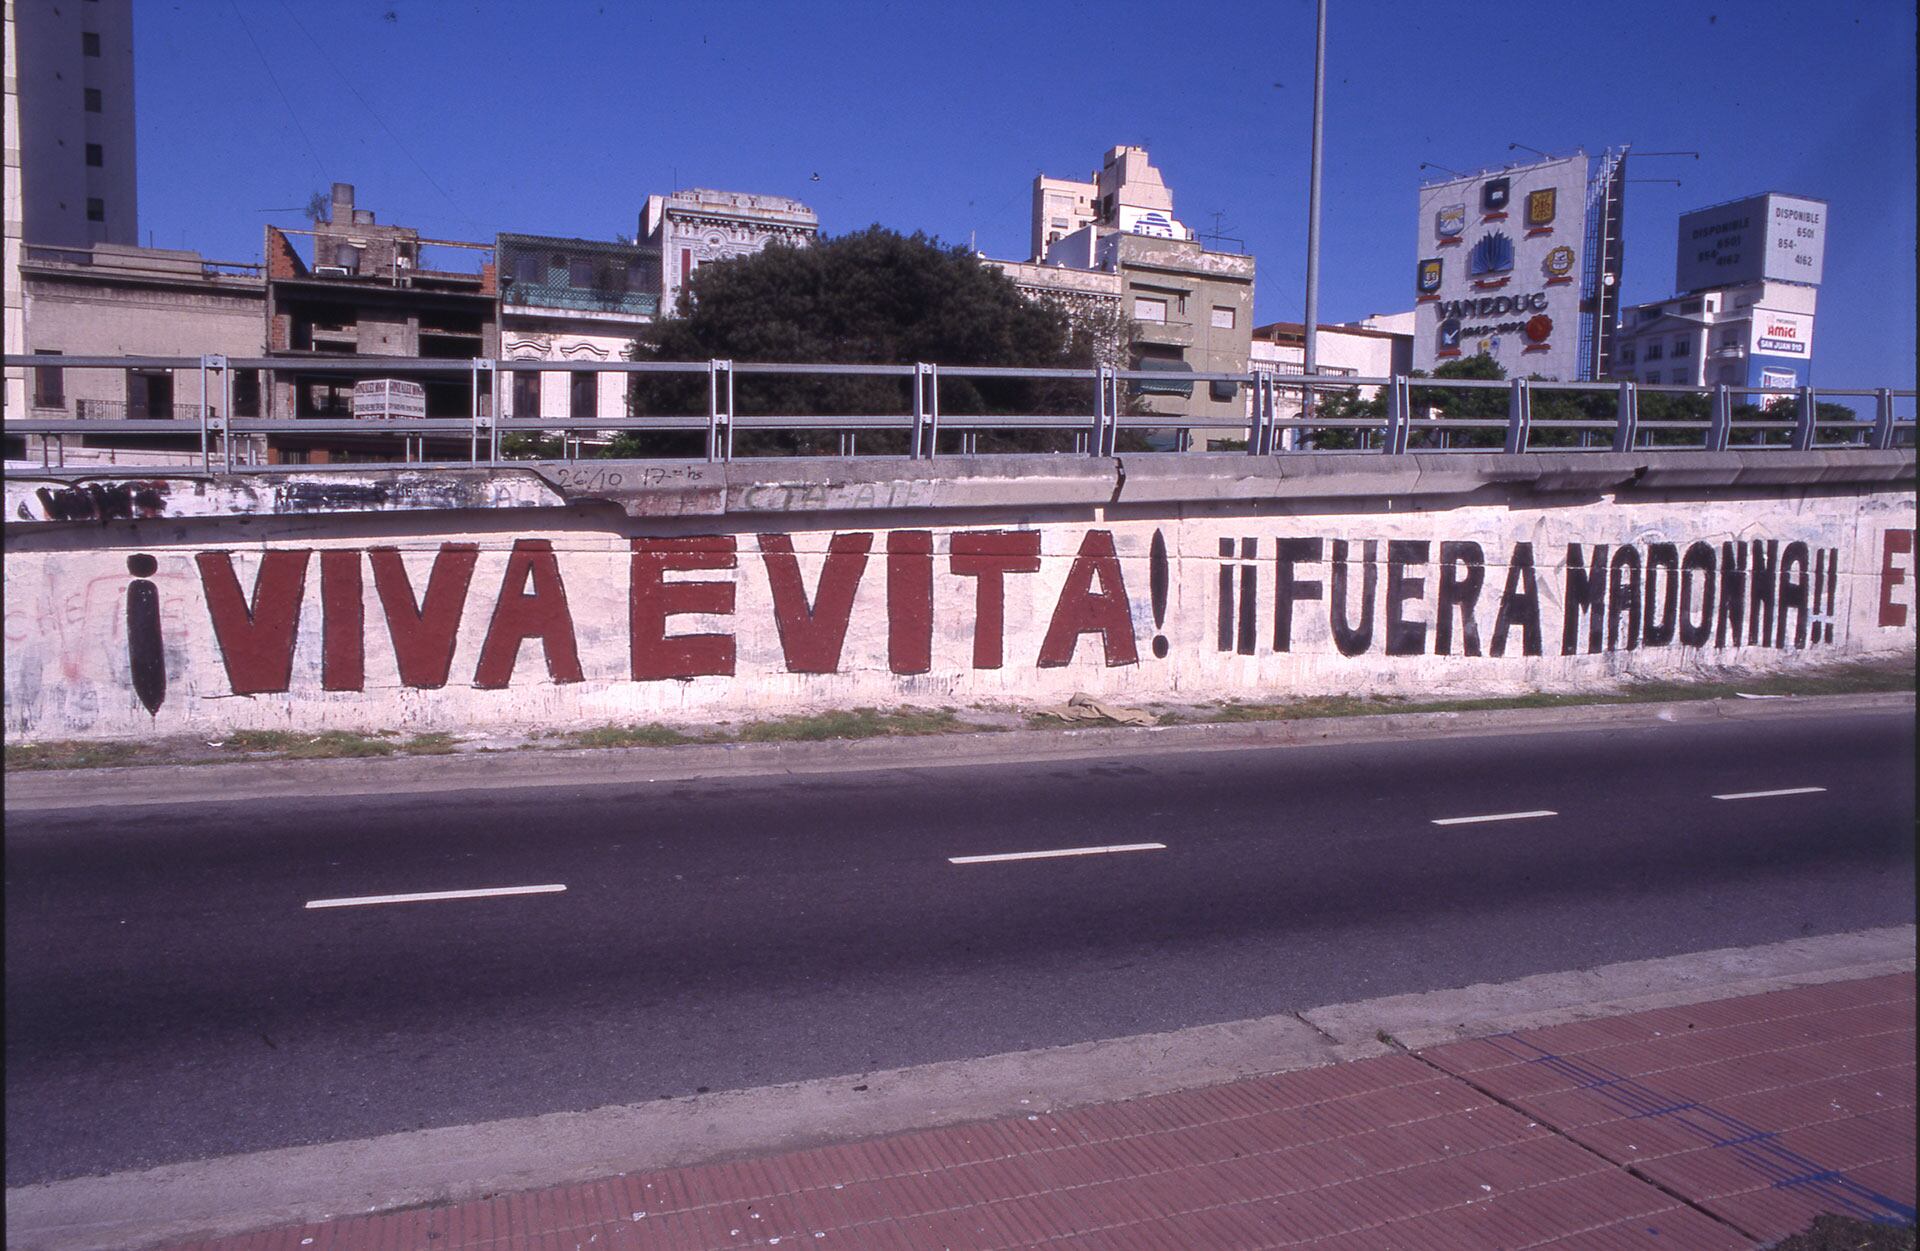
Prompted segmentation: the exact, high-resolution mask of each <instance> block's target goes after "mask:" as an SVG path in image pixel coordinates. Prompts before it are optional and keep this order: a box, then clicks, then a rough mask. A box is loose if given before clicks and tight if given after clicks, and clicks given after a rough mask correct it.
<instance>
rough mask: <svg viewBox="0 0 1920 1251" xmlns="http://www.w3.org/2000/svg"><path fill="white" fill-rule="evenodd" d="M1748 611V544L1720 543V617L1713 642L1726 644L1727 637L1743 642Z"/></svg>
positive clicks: (1717, 645) (1734, 642) (1736, 645)
mask: <svg viewBox="0 0 1920 1251" xmlns="http://www.w3.org/2000/svg"><path fill="white" fill-rule="evenodd" d="M1746 613H1747V545H1746V544H1745V543H1722V544H1721V545H1720V618H1719V624H1718V625H1717V626H1715V627H1714V631H1713V645H1714V646H1715V647H1725V646H1726V645H1727V639H1728V638H1729V637H1731V638H1732V639H1733V645H1734V646H1735V647H1738V646H1740V627H1741V625H1742V624H1743V623H1744V622H1745V621H1746V619H1747V618H1746Z"/></svg>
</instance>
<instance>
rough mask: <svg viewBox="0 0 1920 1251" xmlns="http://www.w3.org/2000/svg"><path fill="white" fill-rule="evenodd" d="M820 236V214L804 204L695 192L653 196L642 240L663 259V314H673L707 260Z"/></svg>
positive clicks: (775, 197) (778, 198) (643, 222)
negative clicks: (689, 282) (694, 275)
mask: <svg viewBox="0 0 1920 1251" xmlns="http://www.w3.org/2000/svg"><path fill="white" fill-rule="evenodd" d="M819 234H820V217H819V215H818V214H817V213H815V212H814V211H813V210H812V209H810V208H808V207H807V206H806V205H804V204H802V203H801V202H800V201H798V200H792V199H788V198H787V197H786V196H778V195H753V194H749V193H747V192H744V191H712V190H707V189H704V188H694V189H692V190H689V191H676V192H674V193H673V194H672V195H650V196H648V197H647V203H646V207H645V208H644V209H642V210H641V212H640V233H639V236H638V239H639V242H640V243H641V244H643V245H645V246H646V247H649V248H651V249H653V250H654V251H655V252H656V253H658V255H659V258H660V260H659V264H660V271H659V272H660V278H659V283H658V285H657V286H655V287H654V290H655V291H657V292H658V293H659V296H660V308H661V310H662V313H663V315H666V316H672V315H673V313H674V312H675V311H676V310H677V309H678V308H679V306H680V293H681V291H682V290H683V289H684V288H685V287H686V285H687V280H688V279H690V278H692V277H693V271H694V270H696V269H698V268H699V267H700V266H701V265H703V264H705V263H706V262H708V261H720V260H726V259H727V258H729V257H734V256H751V255H752V254H753V253H755V252H758V251H760V250H762V249H763V248H765V247H766V246H767V245H768V244H771V243H781V244H786V245H788V246H791V247H804V246H806V245H807V244H809V243H811V242H813V240H814V239H815V238H817V237H818V236H819Z"/></svg>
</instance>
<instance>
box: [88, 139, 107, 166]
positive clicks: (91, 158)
mask: <svg viewBox="0 0 1920 1251" xmlns="http://www.w3.org/2000/svg"><path fill="white" fill-rule="evenodd" d="M106 163H107V154H106V152H105V151H103V150H102V149H101V147H100V145H99V144H97V143H90V144H88V145H87V164H89V165H91V166H92V167H93V168H95V169H99V168H100V167H101V166H102V165H105V164H106Z"/></svg>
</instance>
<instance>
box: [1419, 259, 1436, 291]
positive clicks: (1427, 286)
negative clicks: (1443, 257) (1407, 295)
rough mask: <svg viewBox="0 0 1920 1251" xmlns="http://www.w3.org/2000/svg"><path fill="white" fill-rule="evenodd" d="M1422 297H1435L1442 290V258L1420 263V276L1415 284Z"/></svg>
mask: <svg viewBox="0 0 1920 1251" xmlns="http://www.w3.org/2000/svg"><path fill="white" fill-rule="evenodd" d="M1414 285H1415V286H1416V287H1417V288H1418V289H1419V292H1420V294H1421V295H1435V294H1437V293H1438V292H1439V290H1440V258H1439V257H1437V256H1434V257H1429V258H1428V259H1426V260H1424V261H1421V262H1420V276H1419V279H1418V281H1417V282H1416V283H1415V284H1414Z"/></svg>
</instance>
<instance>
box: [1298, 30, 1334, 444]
mask: <svg viewBox="0 0 1920 1251" xmlns="http://www.w3.org/2000/svg"><path fill="white" fill-rule="evenodd" d="M1326 80H1327V0H1319V6H1318V9H1317V11H1316V14H1315V17H1314V23H1313V166H1312V168H1311V170H1310V171H1309V172H1308V178H1307V326H1306V330H1307V345H1306V346H1307V351H1306V359H1305V361H1303V362H1302V368H1303V370H1304V371H1305V373H1306V374H1307V376H1308V378H1311V377H1312V376H1313V373H1314V369H1315V367H1316V365H1317V364H1318V361H1319V350H1318V349H1319V344H1318V343H1317V341H1316V340H1317V338H1318V335H1319V323H1320V135H1321V129H1322V121H1323V117H1324V114H1325V109H1326ZM1313 401H1314V394H1313V384H1312V383H1311V382H1308V383H1307V384H1306V385H1305V386H1304V387H1302V389H1301V394H1300V415H1301V416H1302V417H1303V418H1307V419H1311V418H1312V416H1313V408H1314V404H1313Z"/></svg>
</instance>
